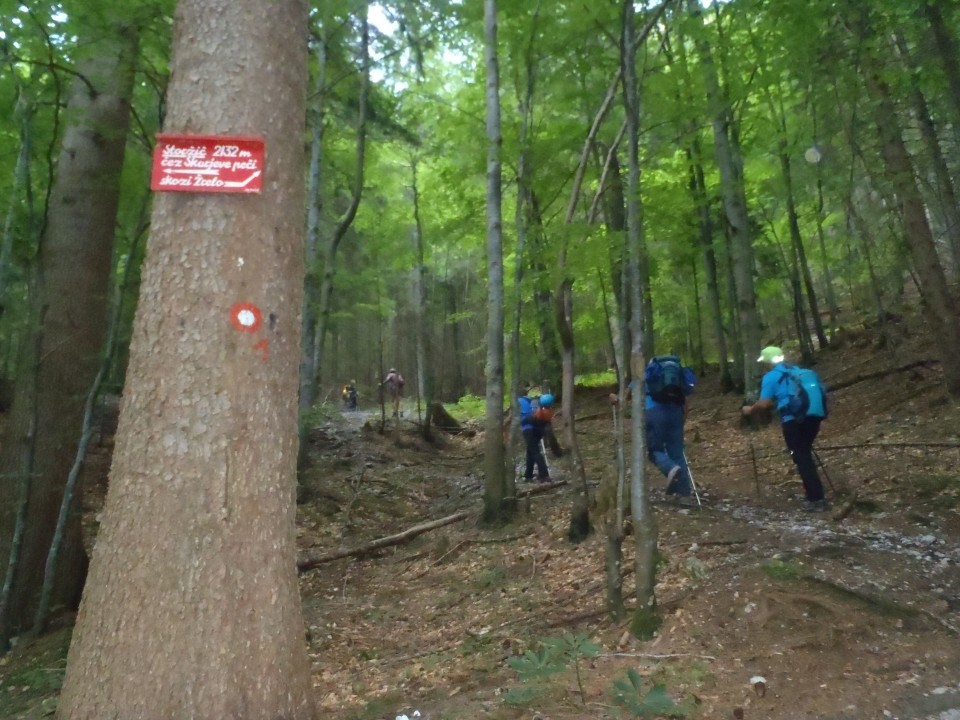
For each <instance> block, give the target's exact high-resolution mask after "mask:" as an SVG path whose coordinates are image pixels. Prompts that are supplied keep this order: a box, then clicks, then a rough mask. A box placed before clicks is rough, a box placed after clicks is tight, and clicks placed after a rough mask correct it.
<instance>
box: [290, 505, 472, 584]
mask: <svg viewBox="0 0 960 720" xmlns="http://www.w3.org/2000/svg"><path fill="white" fill-rule="evenodd" d="M469 516H470V513H467V512H459V513H456V514H455V515H448V516H447V517H444V518H440V519H439V520H431V521H430V522H425V523H421V524H420V525H414V526H413V527H411V528H407V529H406V530H404V531H403V532H401V533H397V534H396V535H389V536H387V537H382V538H379V539H377V540H373V541H372V542H368V543H366V544H365V545H360V546H359V547H355V548H344V549H343V550H334V551H333V552H329V553H325V554H323V555H308V556H307V557H304V558H300V559H299V560H297V571H298V572H301V573H303V572H306V571H307V570H313V569H314V568H315V567H317V566H319V565H323V564H324V563H328V562H333V561H334V560H339V559H341V558H345V557H360V556H363V555H369V554H370V553H372V552H374V551H376V550H380V549H381V548H385V547H391V546H394V545H403V544H404V543H408V542H410V541H411V540H413V539H414V538H415V537H417V536H418V535H423V533H426V532H430V531H431V530H436V529H437V528H441V527H443V526H444V525H451V524H453V523H455V522H458V521H460V520H465V519H467V518H468V517H469Z"/></svg>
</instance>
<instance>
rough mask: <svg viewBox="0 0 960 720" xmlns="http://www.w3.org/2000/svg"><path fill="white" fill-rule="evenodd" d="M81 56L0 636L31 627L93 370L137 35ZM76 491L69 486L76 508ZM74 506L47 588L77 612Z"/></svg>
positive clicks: (3, 494)
mask: <svg viewBox="0 0 960 720" xmlns="http://www.w3.org/2000/svg"><path fill="white" fill-rule="evenodd" d="M87 52H90V53H96V55H95V56H94V55H89V56H88V58H87V59H86V60H82V61H81V63H80V65H79V67H78V72H79V75H78V78H77V80H76V81H75V83H74V86H73V90H72V93H71V95H70V99H69V102H68V105H67V115H68V123H69V124H68V127H67V130H66V132H65V133H64V137H63V142H62V147H61V152H60V159H59V161H58V165H57V178H56V182H55V184H54V187H53V190H52V192H51V196H50V207H49V212H48V221H47V226H46V229H45V231H44V234H43V238H42V240H41V245H40V251H39V280H38V285H37V293H38V294H37V295H36V296H35V302H36V303H37V308H39V310H38V311H37V318H38V320H39V322H40V324H39V326H38V327H37V328H36V333H37V336H36V337H37V341H36V343H27V346H28V347H27V353H28V357H27V358H26V362H24V364H23V365H22V368H21V370H22V373H23V376H22V377H21V379H20V380H18V382H17V388H18V390H17V397H16V398H15V400H14V405H13V413H12V417H11V418H10V420H9V424H8V427H7V433H6V437H5V439H4V441H3V443H2V448H3V449H2V454H0V467H2V468H5V469H6V470H5V471H4V473H3V479H2V480H0V507H2V508H3V514H2V516H0V557H7V553H6V552H2V551H6V550H7V548H8V547H9V546H8V545H7V544H6V543H7V542H8V541H9V538H11V537H12V535H13V533H12V527H13V526H12V524H11V523H10V522H9V521H10V519H11V514H10V513H9V512H8V510H9V509H12V508H13V507H15V505H16V503H15V501H14V500H13V498H16V497H17V496H18V494H19V492H20V491H19V490H18V489H16V488H18V485H19V475H18V474H17V473H15V472H14V473H11V472H10V471H9V470H10V469H11V468H14V467H19V468H20V469H21V470H22V472H24V473H26V474H27V475H26V477H28V478H29V500H28V506H27V510H26V515H25V526H24V534H23V541H22V545H21V554H20V557H19V559H18V562H16V561H15V562H14V563H12V569H13V571H14V580H13V582H12V583H11V594H10V599H9V604H8V606H7V610H8V616H7V618H0V635H4V636H6V635H7V632H6V631H10V630H12V631H17V630H18V629H24V628H26V627H29V626H30V624H31V623H32V622H33V616H34V614H35V613H36V610H37V603H38V601H39V594H40V589H41V587H42V585H43V575H44V566H45V560H46V557H47V553H48V551H49V548H50V543H51V541H52V539H53V536H54V532H55V529H56V527H57V518H58V516H59V513H60V506H61V503H62V500H63V493H64V485H65V483H66V481H67V477H68V475H69V472H70V468H71V466H72V465H73V462H74V458H75V457H76V452H77V447H78V444H79V442H80V432H81V427H82V419H83V410H84V398H85V397H86V395H87V392H88V390H89V388H90V386H91V385H92V383H93V380H94V378H95V377H96V375H97V370H98V369H99V367H100V363H101V359H100V358H101V353H102V351H103V344H104V338H105V336H106V325H107V316H108V307H109V297H110V276H111V270H112V268H111V260H112V256H113V238H114V227H115V225H116V220H117V207H118V204H119V198H120V173H121V170H122V168H123V159H124V150H125V147H126V140H127V129H128V127H129V121H130V96H131V92H132V87H133V73H134V64H135V60H136V56H137V32H136V31H135V30H134V29H133V28H130V27H125V28H120V27H117V28H116V30H115V32H114V34H113V35H112V36H110V37H109V39H108V40H106V41H103V42H102V43H94V44H92V45H91V46H89V47H88V48H87ZM34 350H36V355H34V352H33V351H34ZM81 491H82V488H77V490H76V498H77V500H79V498H80V495H81ZM78 505H79V502H77V505H76V506H74V507H73V508H72V511H71V512H70V513H69V515H68V518H67V520H66V524H65V527H64V529H63V544H62V548H61V552H60V560H59V563H58V564H57V568H56V576H55V578H54V579H53V589H52V599H53V602H55V603H56V604H61V605H64V606H65V607H68V608H76V607H77V604H78V603H79V601H80V593H81V590H82V588H83V583H84V579H85V577H86V570H87V557H86V552H85V551H84V547H83V542H82V538H81V526H80V514H79V511H78V510H77V506H78ZM5 630H6V631H5ZM2 640H3V638H0V644H2Z"/></svg>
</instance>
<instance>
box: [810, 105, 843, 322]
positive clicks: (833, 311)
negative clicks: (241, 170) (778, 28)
mask: <svg viewBox="0 0 960 720" xmlns="http://www.w3.org/2000/svg"><path fill="white" fill-rule="evenodd" d="M807 99H808V101H809V102H810V114H811V117H812V120H813V143H814V145H816V144H817V142H818V140H819V131H818V127H817V105H816V102H815V95H814V93H812V92H808V94H807ZM816 173H817V215H816V221H817V244H818V247H819V249H820V265H821V270H822V272H823V282H824V285H825V287H826V291H827V307H828V308H829V309H830V336H831V338H832V336H833V334H834V333H836V331H837V327H838V323H839V319H838V318H839V315H840V309H839V307H837V295H836V293H835V292H834V289H833V271H832V270H831V264H830V257H829V255H828V254H827V239H826V234H825V233H824V231H823V219H824V214H823V211H824V201H823V165H822V163H821V162H820V160H819V158H818V160H817V169H816Z"/></svg>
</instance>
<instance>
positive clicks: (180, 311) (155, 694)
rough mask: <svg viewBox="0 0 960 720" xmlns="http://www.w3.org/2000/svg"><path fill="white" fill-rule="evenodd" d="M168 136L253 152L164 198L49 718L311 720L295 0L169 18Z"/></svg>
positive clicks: (231, 4) (303, 20) (186, 5)
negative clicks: (300, 554) (303, 548)
mask: <svg viewBox="0 0 960 720" xmlns="http://www.w3.org/2000/svg"><path fill="white" fill-rule="evenodd" d="M174 25H175V29H174V45H173V53H172V76H171V82H170V87H169V94H168V112H167V116H166V122H165V128H164V129H165V131H166V132H171V133H197V134H215V135H218V136H231V135H247V136H262V137H263V140H264V147H265V167H264V174H263V185H262V192H261V193H259V194H219V193H212V194H206V193H204V194H193V193H190V192H178V193H162V194H158V195H157V196H156V199H155V204H154V209H153V216H152V229H153V232H152V235H151V238H150V244H149V248H148V251H147V257H146V260H145V270H144V277H143V282H142V286H141V290H140V298H139V305H138V309H137V314H136V318H135V321H134V334H133V339H132V342H131V350H130V366H129V370H128V373H127V385H126V388H125V392H124V399H123V407H122V410H121V415H120V424H119V428H118V433H117V440H116V447H115V451H114V458H113V465H112V468H111V476H110V488H109V491H108V495H107V500H106V506H105V509H104V512H103V521H102V525H101V527H100V530H99V535H98V538H97V544H96V550H95V553H94V556H93V559H92V563H91V568H90V574H89V578H88V582H87V586H86V589H85V591H84V595H83V600H82V603H81V606H80V612H79V616H78V619H77V626H76V629H75V631H74V635H73V641H72V644H71V647H70V651H69V655H68V659H67V672H66V679H65V682H64V687H63V691H62V695H61V702H60V708H59V712H58V715H59V717H61V718H71V719H73V718H91V719H92V718H107V717H123V718H143V717H150V718H170V719H171V720H174V719H180V718H188V717H205V718H227V717H232V718H279V717H282V718H312V717H315V709H314V706H313V703H312V701H311V698H310V680H309V666H308V663H307V657H306V651H305V645H304V634H303V622H302V616H301V609H300V598H299V594H298V587H297V576H296V569H295V539H294V514H295V504H294V494H295V481H296V456H297V365H298V347H299V327H300V326H299V321H300V319H299V313H300V303H301V300H302V291H303V288H302V277H303V241H304V221H303V216H304V208H305V197H304V170H305V167H304V151H303V143H304V130H305V128H304V117H305V106H306V80H307V75H306V67H307V52H306V39H307V35H306V28H307V3H306V2H305V1H304V0H276V1H275V2H270V3H258V2H255V1H254V0H181V2H180V3H179V5H178V8H177V13H176V17H175V20H174Z"/></svg>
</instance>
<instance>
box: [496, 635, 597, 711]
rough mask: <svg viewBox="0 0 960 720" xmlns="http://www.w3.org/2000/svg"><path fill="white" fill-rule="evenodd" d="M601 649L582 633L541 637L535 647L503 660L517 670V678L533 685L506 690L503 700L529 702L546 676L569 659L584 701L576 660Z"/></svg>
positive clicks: (559, 668)
mask: <svg viewBox="0 0 960 720" xmlns="http://www.w3.org/2000/svg"><path fill="white" fill-rule="evenodd" d="M601 650H602V648H601V647H600V646H599V645H597V644H596V643H593V642H590V639H589V638H588V637H587V636H586V635H574V634H573V633H564V634H563V635H562V636H561V637H558V638H547V639H546V640H543V641H542V642H541V648H540V650H539V651H537V652H533V651H532V650H527V651H526V652H525V653H524V654H523V655H521V656H519V657H514V658H510V659H509V660H507V664H508V665H510V667H512V668H513V669H514V670H516V671H517V673H518V674H519V676H520V680H521V681H523V682H525V683H532V684H533V685H534V687H531V688H525V689H520V690H515V691H511V692H509V693H507V697H506V701H507V702H509V703H511V704H515V705H521V704H526V703H528V702H530V701H531V700H533V699H534V698H536V697H538V696H539V695H540V694H542V693H541V692H538V690H539V689H541V688H542V685H543V682H544V681H545V680H546V679H547V678H549V677H550V676H551V675H555V674H557V673H559V672H562V671H563V670H565V669H566V668H567V667H568V666H569V665H570V664H571V663H573V666H574V670H575V672H576V675H577V688H578V689H579V691H580V699H581V702H584V703H586V697H587V695H586V691H585V690H584V687H583V676H582V674H581V671H580V660H581V659H582V658H585V657H596V656H597V655H599V654H600V652H601Z"/></svg>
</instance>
